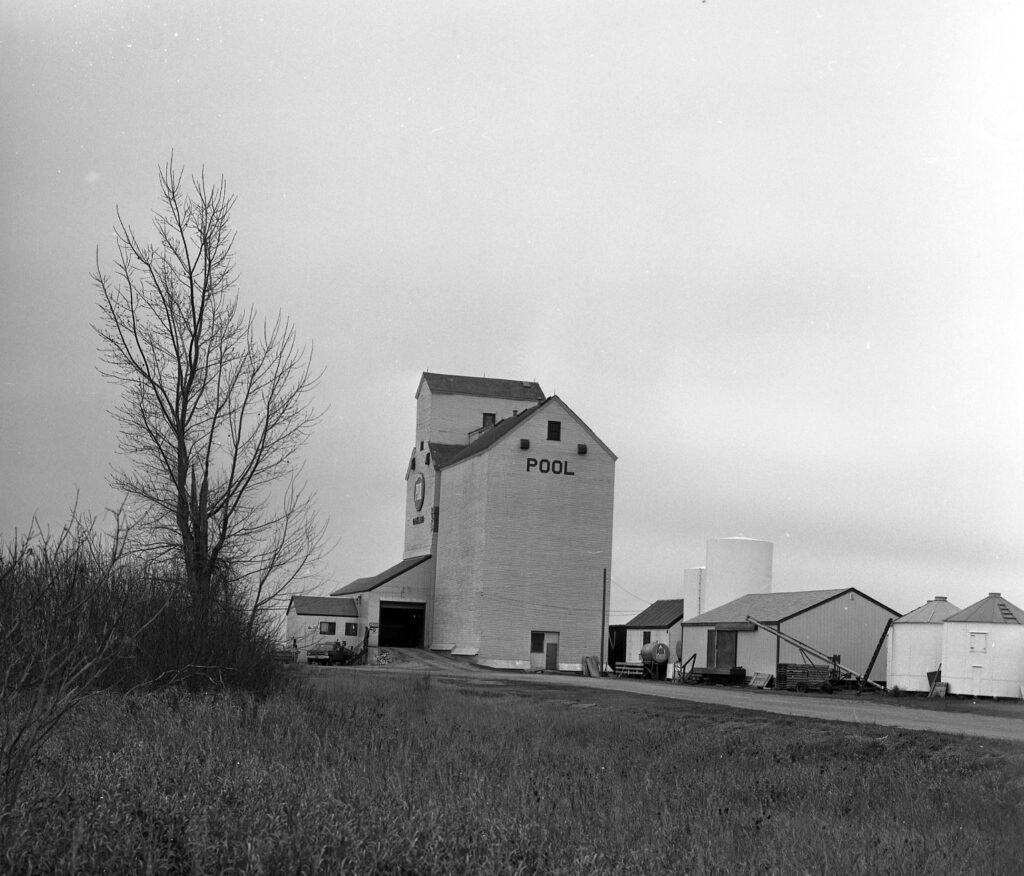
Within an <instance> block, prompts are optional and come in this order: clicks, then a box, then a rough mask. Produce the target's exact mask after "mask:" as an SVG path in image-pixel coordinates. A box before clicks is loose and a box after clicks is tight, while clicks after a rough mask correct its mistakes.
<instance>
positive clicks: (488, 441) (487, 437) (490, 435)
mask: <svg viewBox="0 0 1024 876" xmlns="http://www.w3.org/2000/svg"><path fill="white" fill-rule="evenodd" d="M554 402H557V403H558V404H560V405H561V406H562V407H563V408H564V409H565V411H566V413H568V414H569V416H571V417H572V418H573V419H574V420H576V422H577V423H579V424H580V425H581V426H582V427H583V428H584V429H586V430H587V432H589V433H590V435H591V437H593V439H594V441H596V442H597V443H598V444H599V445H601V448H602V449H603V450H604V451H605V452H606V453H607V454H608V455H609V456H610V457H611V458H612V459H613V460H615V459H618V457H617V456H616V455H615V454H614V453H612V451H611V450H610V449H609V447H608V445H607V444H605V443H604V442H603V441H602V440H601V439H600V438H598V437H597V435H595V434H594V430H593V429H591V428H590V426H588V425H587V424H586V423H584V422H583V420H581V419H580V418H579V417H578V416H576V413H575V412H574V411H573V410H572V408H570V407H569V406H568V405H567V404H566V403H565V402H564V401H562V400H561V399H560V398H559V397H558V396H557V395H553V396H551V397H550V398H547V399H545V400H544V401H543V402H541V403H540V404H539V405H534V406H533V407H532V408H528V409H527V410H525V411H520V412H519V413H518V414H516V415H515V416H514V417H506V418H505V419H504V420H502V421H501V422H499V423H498V424H497V425H495V426H493V427H492V428H490V429H488V430H487V431H486V432H483V433H482V434H481V435H480V437H479V438H477V439H476V440H475V441H473V442H472V443H470V444H467V445H466V446H465V447H464V448H463V449H462V452H461V453H458V454H456V455H455V456H454V457H452V458H451V459H449V460H448V462H446V463H443V466H445V467H446V466H449V465H455V463H457V462H462V461H463V460H464V459H469V458H470V457H472V456H476V455H477V454H480V453H483V452H484V451H485V450H487V448H489V447H490V446H491V445H493V444H495V443H496V442H497V441H498V440H499V439H501V438H503V437H504V436H505V435H508V433H509V432H512V431H513V430H515V429H517V428H518V427H519V426H521V425H522V424H523V423H525V422H526V421H527V420H529V419H530V418H531V417H533V416H534V415H535V414H537V412H538V411H541V410H544V409H545V408H547V407H549V406H550V405H551V404H553V403H554Z"/></svg>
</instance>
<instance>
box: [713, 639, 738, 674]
mask: <svg viewBox="0 0 1024 876" xmlns="http://www.w3.org/2000/svg"><path fill="white" fill-rule="evenodd" d="M715 666H717V667H718V668H719V669H733V668H734V667H735V666H736V630H718V635H717V636H716V637H715Z"/></svg>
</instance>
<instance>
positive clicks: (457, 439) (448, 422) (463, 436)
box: [416, 383, 537, 448]
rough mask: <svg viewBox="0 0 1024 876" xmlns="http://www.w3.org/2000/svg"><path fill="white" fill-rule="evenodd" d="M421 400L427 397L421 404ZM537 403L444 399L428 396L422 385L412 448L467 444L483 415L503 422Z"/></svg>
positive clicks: (445, 396)
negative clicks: (435, 443)
mask: <svg viewBox="0 0 1024 876" xmlns="http://www.w3.org/2000/svg"><path fill="white" fill-rule="evenodd" d="M424 396H430V399H429V401H428V402H427V403H426V404H424ZM536 404H537V402H535V401H529V400H515V399H504V398H491V397H488V396H476V395H448V394H445V393H441V392H439V393H436V394H434V393H431V392H430V390H429V389H427V386H426V384H425V383H424V384H423V390H422V392H421V393H420V405H423V410H424V417H423V421H424V422H423V429H424V431H422V432H421V431H420V430H419V429H420V417H419V416H417V418H416V419H417V431H416V441H417V444H416V447H417V448H419V443H418V442H420V441H438V442H440V443H442V444H468V443H469V440H470V432H474V431H476V430H477V429H479V428H480V427H481V426H482V425H483V422H484V414H494V415H495V420H505V419H508V418H509V417H511V416H512V413H513V411H525V410H526V409H527V408H532V407H534V405H536Z"/></svg>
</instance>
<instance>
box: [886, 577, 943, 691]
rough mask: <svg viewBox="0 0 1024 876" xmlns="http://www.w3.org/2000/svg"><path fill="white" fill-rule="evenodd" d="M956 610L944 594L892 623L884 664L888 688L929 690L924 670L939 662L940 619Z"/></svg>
mask: <svg viewBox="0 0 1024 876" xmlns="http://www.w3.org/2000/svg"><path fill="white" fill-rule="evenodd" d="M958 611H960V609H959V608H958V607H957V606H955V605H953V603H952V602H950V601H949V600H947V599H946V597H945V596H936V597H935V598H934V599H929V600H928V601H927V602H926V603H925V604H924V605H922V606H920V607H919V608H915V609H914V610H913V611H912V612H910V613H909V614H905V615H903V617H901V618H898V619H897V620H896V621H895V622H894V623H893V625H892V628H891V629H890V630H889V641H888V660H887V664H886V667H887V671H886V684H887V686H888V688H889V690H892V689H893V688H895V687H898V688H899V689H900V690H906V691H927V690H929V688H930V685H929V684H928V673H929V672H936V671H937V670H938V668H939V664H940V663H942V624H943V621H945V620H946V619H947V618H948V617H949V616H950V615H954V614H956V613H957V612H958Z"/></svg>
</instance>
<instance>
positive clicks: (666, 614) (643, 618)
mask: <svg viewBox="0 0 1024 876" xmlns="http://www.w3.org/2000/svg"><path fill="white" fill-rule="evenodd" d="M682 619H683V600H682V599H659V600H658V601H657V602H654V603H652V604H651V605H649V606H648V607H647V608H645V609H644V610H643V611H642V612H640V614H638V615H637V616H636V617H635V618H633V620H631V621H630V622H629V623H628V624H626V661H627V662H629V663H638V662H639V661H640V649H641V648H643V646H644V645H647V644H648V643H650V642H662V643H664V644H665V645H668V647H669V654H671V655H672V658H671V659H675V653H676V642H678V641H679V638H680V636H681V635H682V628H681V627H680V626H679V622H680V621H681V620H682Z"/></svg>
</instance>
